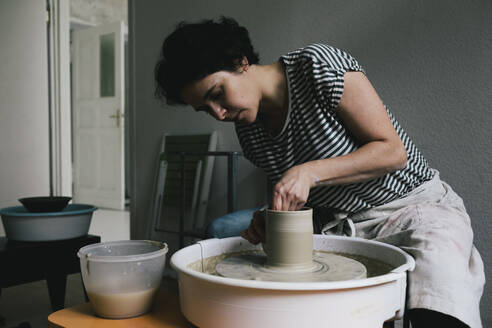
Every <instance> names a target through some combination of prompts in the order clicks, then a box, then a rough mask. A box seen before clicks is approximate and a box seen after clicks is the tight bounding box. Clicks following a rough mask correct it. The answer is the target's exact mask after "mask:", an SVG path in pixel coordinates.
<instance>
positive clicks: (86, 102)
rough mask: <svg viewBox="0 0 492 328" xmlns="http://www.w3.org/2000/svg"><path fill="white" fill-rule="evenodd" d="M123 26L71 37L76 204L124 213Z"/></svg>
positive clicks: (86, 32)
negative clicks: (117, 210) (86, 204)
mask: <svg viewBox="0 0 492 328" xmlns="http://www.w3.org/2000/svg"><path fill="white" fill-rule="evenodd" d="M124 36H125V25H124V24H123V22H117V23H112V24H106V25H100V26H96V27H91V28H87V29H83V30H75V31H73V35H72V85H73V149H74V150H73V154H74V158H73V169H74V172H73V180H74V196H73V199H74V202H77V203H88V204H92V205H96V206H99V207H104V208H111V209H119V210H122V209H124V207H125V167H124V158H125V157H124V156H125V154H124V149H125V147H124V126H125V124H124V113H125V103H124V98H125V97H124V90H125V87H124V80H125V79H124V63H125V61H124V57H123V56H124V45H125V44H124Z"/></svg>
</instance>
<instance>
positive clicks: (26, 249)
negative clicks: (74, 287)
mask: <svg viewBox="0 0 492 328" xmlns="http://www.w3.org/2000/svg"><path fill="white" fill-rule="evenodd" d="M100 241H101V237H99V236H93V235H87V236H83V237H79V238H73V239H66V240H57V241H45V242H20V241H12V240H7V239H6V238H5V237H0V268H1V269H0V291H1V288H7V287H11V286H17V285H20V284H25V283H29V282H33V281H38V280H44V279H46V282H47V285H48V292H49V296H50V302H51V308H52V309H53V311H56V310H59V309H63V307H64V304H65V288H66V282H67V275H68V274H72V273H77V272H80V260H79V258H78V257H77V252H78V250H79V249H80V248H81V247H83V246H86V245H89V244H94V243H98V242H100Z"/></svg>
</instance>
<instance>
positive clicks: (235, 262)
mask: <svg viewBox="0 0 492 328" xmlns="http://www.w3.org/2000/svg"><path fill="white" fill-rule="evenodd" d="M266 260H267V258H266V255H265V253H263V252H253V253H248V254H241V255H234V256H229V257H227V258H225V259H224V260H223V261H222V262H220V263H218V264H217V265H216V267H215V271H216V272H217V273H218V274H219V275H221V276H223V277H228V278H236V279H243V280H264V281H276V282H321V281H340V280H351V279H363V278H366V277H367V270H366V267H365V266H364V265H363V264H362V263H360V262H358V261H356V260H353V259H350V258H348V257H345V256H341V255H336V254H332V253H325V252H315V253H314V255H313V265H312V266H311V267H308V268H302V269H294V270H292V269H286V268H284V267H269V266H267V265H266Z"/></svg>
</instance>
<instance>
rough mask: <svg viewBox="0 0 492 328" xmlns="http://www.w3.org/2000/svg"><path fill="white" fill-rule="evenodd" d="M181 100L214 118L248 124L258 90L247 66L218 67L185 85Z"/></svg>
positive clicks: (258, 97) (254, 113) (255, 108)
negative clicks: (213, 71)
mask: <svg viewBox="0 0 492 328" xmlns="http://www.w3.org/2000/svg"><path fill="white" fill-rule="evenodd" d="M181 98H182V99H183V101H184V102H185V103H187V104H189V105H191V106H193V108H195V110H196V111H205V112H207V113H208V114H210V115H211V116H213V117H214V118H215V119H217V120H219V121H226V122H240V123H243V124H251V123H253V122H254V121H255V120H256V116H257V114H258V108H259V103H260V100H261V92H260V90H259V88H258V86H257V85H256V83H254V79H253V78H252V76H251V74H250V72H248V66H246V68H244V67H243V68H240V70H239V71H237V72H229V71H219V72H216V73H213V74H210V75H207V76H206V77H204V78H203V79H201V80H198V81H194V82H191V83H190V84H188V85H186V86H185V87H184V88H183V91H182V92H181Z"/></svg>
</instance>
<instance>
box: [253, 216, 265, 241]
mask: <svg viewBox="0 0 492 328" xmlns="http://www.w3.org/2000/svg"><path fill="white" fill-rule="evenodd" d="M250 228H253V230H254V232H255V233H256V235H257V236H258V237H259V239H260V241H261V242H264V241H265V222H264V221H263V220H261V219H260V216H255V217H254V218H253V220H252V221H251V225H250Z"/></svg>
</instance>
